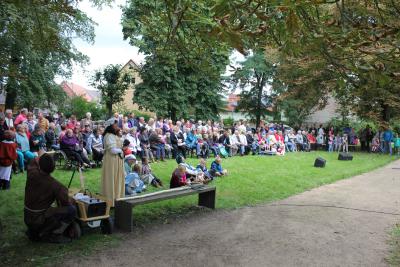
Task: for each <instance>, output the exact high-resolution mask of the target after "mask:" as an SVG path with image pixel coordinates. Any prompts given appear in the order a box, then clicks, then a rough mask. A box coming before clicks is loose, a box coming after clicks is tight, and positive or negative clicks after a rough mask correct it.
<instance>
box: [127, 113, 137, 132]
mask: <svg viewBox="0 0 400 267" xmlns="http://www.w3.org/2000/svg"><path fill="white" fill-rule="evenodd" d="M138 126H139V124H138V121H137V119H136V118H135V114H134V113H133V112H131V113H129V115H128V128H129V129H131V128H133V127H136V128H137V127H138Z"/></svg>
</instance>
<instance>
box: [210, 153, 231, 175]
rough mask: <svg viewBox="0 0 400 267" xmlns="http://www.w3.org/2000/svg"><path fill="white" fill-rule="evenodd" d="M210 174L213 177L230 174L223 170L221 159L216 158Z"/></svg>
mask: <svg viewBox="0 0 400 267" xmlns="http://www.w3.org/2000/svg"><path fill="white" fill-rule="evenodd" d="M210 174H211V176H212V177H219V176H225V175H227V174H228V171H227V170H224V169H223V168H222V165H221V158H220V157H216V158H215V160H214V161H213V163H211V168H210Z"/></svg>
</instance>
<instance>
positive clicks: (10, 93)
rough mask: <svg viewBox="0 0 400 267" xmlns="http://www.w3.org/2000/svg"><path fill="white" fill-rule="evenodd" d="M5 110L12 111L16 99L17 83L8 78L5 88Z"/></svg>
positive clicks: (13, 79)
mask: <svg viewBox="0 0 400 267" xmlns="http://www.w3.org/2000/svg"><path fill="white" fill-rule="evenodd" d="M6 93H7V95H6V102H5V108H6V109H14V106H15V101H16V99H17V83H16V81H15V78H10V80H9V81H8V83H7V86H6Z"/></svg>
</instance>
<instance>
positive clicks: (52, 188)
mask: <svg viewBox="0 0 400 267" xmlns="http://www.w3.org/2000/svg"><path fill="white" fill-rule="evenodd" d="M54 168H55V164H54V160H53V158H52V157H51V156H50V155H48V154H43V155H42V156H41V157H40V158H39V159H36V160H34V161H33V162H32V163H31V164H30V165H29V166H28V171H27V180H26V186H25V208H24V221H25V224H26V225H27V227H28V231H27V235H28V237H29V238H30V239H31V240H33V241H46V242H54V243H64V242H68V241H71V239H70V238H67V237H64V236H63V233H64V232H65V230H66V229H67V228H68V226H69V225H70V224H71V222H72V221H73V220H74V217H75V215H76V208H75V206H74V205H73V204H72V203H71V201H70V199H69V197H68V189H67V188H66V187H65V186H63V185H62V184H61V183H60V182H58V181H57V180H56V179H54V178H53V177H52V176H51V175H50V174H51V173H52V172H53V171H54ZM54 202H56V203H57V207H52V206H51V205H52V204H53V203H54Z"/></svg>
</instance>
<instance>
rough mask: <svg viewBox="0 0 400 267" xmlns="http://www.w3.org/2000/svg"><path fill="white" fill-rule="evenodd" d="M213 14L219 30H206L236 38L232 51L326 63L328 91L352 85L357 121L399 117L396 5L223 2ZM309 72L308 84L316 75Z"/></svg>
mask: <svg viewBox="0 0 400 267" xmlns="http://www.w3.org/2000/svg"><path fill="white" fill-rule="evenodd" d="M213 10H214V18H215V20H217V21H219V22H220V25H218V26H215V27H213V26H212V25H211V24H210V27H213V31H216V32H218V34H216V36H218V35H223V33H224V32H234V33H235V34H236V35H237V36H238V37H239V38H238V40H239V41H235V42H230V44H231V45H232V46H234V47H238V49H242V50H245V49H246V48H253V47H268V46H274V47H276V48H278V49H279V51H280V53H281V54H282V56H284V57H286V58H295V59H298V60H305V61H309V60H310V59H312V60H317V61H319V62H320V63H325V67H324V70H325V71H329V72H330V76H331V77H332V79H331V80H329V82H331V81H336V84H330V85H329V88H330V89H332V90H334V91H335V92H336V91H340V90H344V91H346V90H347V89H348V84H351V86H352V88H353V89H352V90H351V91H349V92H347V94H349V97H350V98H351V99H353V103H352V110H353V111H354V112H356V114H357V115H358V116H360V117H362V118H367V119H373V120H376V121H379V122H382V123H387V122H388V121H389V120H390V119H391V118H393V117H398V116H399V115H400V112H399V107H400V86H399V83H398V81H399V80H400V64H398V58H399V56H400V51H399V50H398V39H399V37H400V25H399V23H398V17H399V15H400V4H399V3H398V1H392V0H382V1H375V0H366V1H355V0H339V1H279V4H277V2H276V1H266V0H265V1H246V2H243V1H228V0H222V1H219V2H218V4H217V5H216V6H215V7H214V9H213ZM200 19H201V18H200ZM201 20H202V19H201ZM227 41H228V42H229V40H227ZM317 65H318V64H316V65H315V66H317ZM294 67H295V66H294ZM300 67H301V66H300ZM309 67H310V66H306V67H305V69H309ZM309 70H310V71H309V73H308V74H305V78H306V79H311V78H312V76H313V75H315V73H316V72H318V71H319V70H320V69H318V68H315V69H309ZM345 93H346V92H345ZM335 95H343V93H339V94H335Z"/></svg>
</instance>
